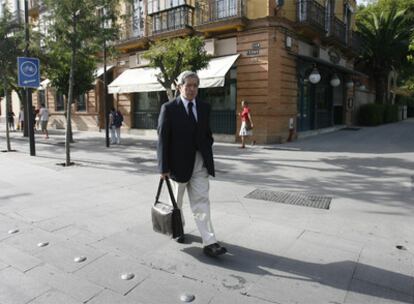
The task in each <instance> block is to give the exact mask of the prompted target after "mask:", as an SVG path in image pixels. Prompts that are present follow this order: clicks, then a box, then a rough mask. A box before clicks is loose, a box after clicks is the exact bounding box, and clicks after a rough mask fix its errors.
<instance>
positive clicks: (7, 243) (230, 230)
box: [0, 120, 414, 304]
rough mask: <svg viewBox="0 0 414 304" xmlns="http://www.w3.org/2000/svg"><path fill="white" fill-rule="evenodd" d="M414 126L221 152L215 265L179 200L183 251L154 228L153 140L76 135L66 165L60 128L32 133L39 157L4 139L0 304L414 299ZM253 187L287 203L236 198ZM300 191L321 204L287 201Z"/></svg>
mask: <svg viewBox="0 0 414 304" xmlns="http://www.w3.org/2000/svg"><path fill="white" fill-rule="evenodd" d="M413 130H414V121H413V120H409V121H404V122H400V123H396V124H389V125H385V126H380V127H376V128H362V129H360V130H358V131H338V132H335V133H331V134H323V135H320V136H317V137H313V138H307V139H303V140H300V141H297V142H293V143H289V144H284V145H269V146H254V147H248V149H245V150H242V149H237V145H236V144H223V143H217V144H216V145H215V148H214V149H215V156H216V168H217V177H216V178H215V179H212V181H211V201H212V217H213V223H214V226H215V230H216V233H217V236H218V238H219V240H220V241H221V243H223V244H224V245H225V246H226V247H227V248H228V250H229V254H227V255H226V256H224V257H221V258H220V259H211V258H208V257H206V256H204V255H203V253H202V245H201V243H200V242H201V239H200V237H199V235H198V231H197V229H196V227H195V224H194V221H193V220H192V218H191V214H190V210H189V206H188V203H185V204H184V214H185V218H186V227H185V231H186V233H187V235H188V238H187V242H186V244H178V243H175V242H173V241H171V240H169V239H168V238H167V237H164V236H162V235H159V234H157V233H154V232H153V231H152V228H151V222H150V206H151V204H152V203H153V200H154V195H155V190H156V186H157V181H158V174H157V170H156V153H155V147H156V139H155V138H153V137H150V136H145V137H144V136H137V135H125V136H124V138H123V142H122V144H121V145H115V146H111V147H110V148H106V147H105V139H104V136H105V134H104V133H103V132H101V133H98V132H75V133H74V138H75V143H74V144H73V145H72V146H71V151H72V161H74V162H75V164H76V165H75V166H72V167H69V168H65V167H62V166H60V165H57V164H58V163H62V162H64V161H65V154H64V144H63V143H64V133H63V132H62V131H60V130H59V131H55V130H52V131H51V132H50V139H49V140H46V139H43V138H42V137H41V136H40V135H36V155H37V156H36V157H31V156H29V145H28V140H27V138H23V137H22V136H21V133H12V148H13V149H16V150H17V152H7V153H0V170H1V172H2V174H1V175H0V304H14V303H30V304H40V303H41V304H49V303H53V304H56V303H64V304H72V303H88V304H89V303H91V304H116V303H120V304H130V303H131V304H132V303H134V304H137V303H138V304H139V303H141V304H147V303H148V304H161V303H166V304H167V303H168V304H172V303H183V302H182V301H181V300H180V296H182V295H183V294H190V295H194V296H195V300H194V301H193V302H192V303H203V304H204V303H206V304H207V303H209V304H232V303H237V304H239V303H241V304H244V303H246V304H247V303H248V304H253V303H254V304H261V303H283V304H287V303H303V304H313V303H315V304H320V303H352V304H359V303H364V304H365V303H376V304H377V303H414V277H413V275H414V263H413V262H414V259H413V257H414V221H413V219H412V218H413V215H414V200H413V193H414V184H413V183H414V177H413V176H414V173H413V172H414V132H413ZM4 149H5V132H4V125H2V126H1V127H0V150H4ZM254 190H267V191H273V192H274V193H273V194H274V195H275V196H278V195H280V196H281V197H282V196H283V197H284V198H285V203H280V202H274V201H266V200H261V199H251V198H246V195H248V194H249V193H251V192H252V191H254ZM310 194H312V195H317V196H319V197H321V199H329V198H332V200H331V203H330V208H329V209H318V208H311V207H305V206H297V205H292V204H288V203H286V198H287V200H290V199H289V198H291V197H295V199H296V200H290V201H291V202H292V203H295V202H296V203H297V202H300V201H301V198H302V197H304V196H305V195H307V196H308V198H309V197H311V196H309V195H310ZM268 197H269V196H268ZM311 198H312V197H311ZM14 229H18V232H15V233H11V232H13V230H14ZM9 232H10V233H9ZM40 243H48V244H47V245H46V246H44V247H39V246H38V245H40ZM396 246H401V247H399V248H401V249H398V248H397V247H396ZM82 256H83V257H86V260H85V261H83V262H80V263H76V262H74V259H75V258H76V257H82ZM130 273H132V274H134V277H133V278H132V279H130V280H123V279H121V275H122V274H130Z"/></svg>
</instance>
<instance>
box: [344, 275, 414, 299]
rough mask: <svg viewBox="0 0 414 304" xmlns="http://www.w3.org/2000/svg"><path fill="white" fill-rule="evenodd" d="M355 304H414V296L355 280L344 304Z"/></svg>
mask: <svg viewBox="0 0 414 304" xmlns="http://www.w3.org/2000/svg"><path fill="white" fill-rule="evenodd" d="M354 303H364V304H397V303H398V304H402V303H414V298H413V296H412V295H408V294H403V293H400V292H396V291H395V290H391V289H388V288H384V287H383V286H378V285H375V284H371V283H369V282H364V281H361V280H357V279H354V280H352V283H351V286H350V288H349V291H348V293H347V295H346V299H345V302H344V304H354Z"/></svg>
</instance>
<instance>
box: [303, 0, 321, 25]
mask: <svg viewBox="0 0 414 304" xmlns="http://www.w3.org/2000/svg"><path fill="white" fill-rule="evenodd" d="M296 12H297V20H298V22H299V23H303V24H309V25H312V26H314V27H316V28H317V29H319V30H321V31H324V30H325V8H324V7H323V6H322V5H321V4H319V3H318V2H316V1H315V0H297V11H296Z"/></svg>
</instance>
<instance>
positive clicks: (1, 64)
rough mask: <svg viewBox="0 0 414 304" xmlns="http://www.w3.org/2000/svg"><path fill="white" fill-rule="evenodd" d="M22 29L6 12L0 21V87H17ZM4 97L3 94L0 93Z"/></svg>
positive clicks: (21, 54)
mask: <svg viewBox="0 0 414 304" xmlns="http://www.w3.org/2000/svg"><path fill="white" fill-rule="evenodd" d="M23 41H24V40H23V29H22V27H21V26H20V25H19V24H18V23H17V20H15V19H13V17H12V15H11V14H10V12H9V11H8V10H5V11H4V14H3V17H2V18H1V19H0V71H1V74H0V87H1V88H2V89H1V90H2V91H3V90H4V88H3V86H4V81H5V80H6V81H7V85H8V86H10V87H14V86H17V57H18V56H23V48H24V44H23ZM2 95H4V93H2Z"/></svg>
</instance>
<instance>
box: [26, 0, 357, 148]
mask: <svg viewBox="0 0 414 304" xmlns="http://www.w3.org/2000/svg"><path fill="white" fill-rule="evenodd" d="M32 2H33V3H32V7H31V16H32V19H33V20H34V22H37V23H38V24H39V28H40V27H41V19H42V18H41V16H42V10H41V9H39V8H41V6H40V5H39V3H38V2H37V1H36V0H32ZM355 9H356V1H355V0H289V1H282V0H276V1H275V0H199V1H196V0H134V1H132V3H130V2H125V3H123V4H122V10H123V12H124V13H126V15H127V16H129V17H128V19H126V20H125V23H124V24H122V34H121V37H120V39H119V41H116V42H113V43H115V45H116V47H117V49H118V50H119V51H120V55H119V56H118V57H117V58H116V59H114V60H112V61H110V62H108V69H107V74H106V75H107V78H108V84H109V85H108V88H109V93H110V95H109V98H108V101H107V104H109V105H113V106H115V107H117V108H118V109H119V110H120V111H121V112H122V113H123V115H124V118H125V121H124V123H125V127H126V128H128V129H130V130H131V131H134V130H141V131H142V130H150V132H151V130H155V129H156V126H157V117H158V113H159V110H160V107H161V105H162V103H163V102H165V101H167V96H166V93H165V91H164V90H163V89H162V87H160V85H159V84H158V83H157V81H156V79H155V76H154V73H155V71H154V69H150V68H148V67H146V64H147V62H145V60H143V58H142V53H143V52H144V51H145V50H147V49H148V47H149V43H150V41H156V40H158V39H164V38H174V37H185V36H189V35H202V36H203V37H204V38H205V48H206V50H207V51H208V52H209V53H210V54H211V55H212V56H213V59H212V61H211V62H210V65H209V67H208V68H207V69H206V70H203V71H200V72H199V75H200V78H201V82H202V85H201V87H200V92H199V95H200V96H201V97H202V98H203V99H205V100H206V101H207V102H210V103H211V105H212V117H211V120H212V121H211V125H212V129H213V133H215V135H216V136H217V137H218V138H220V139H223V140H227V141H236V140H237V139H238V136H237V134H238V128H239V127H240V118H239V117H238V115H237V113H238V112H240V110H241V109H240V102H241V100H243V99H244V100H247V101H249V104H250V108H251V110H252V115H253V119H254V123H255V130H254V134H255V138H256V141H257V142H258V143H280V142H284V141H286V140H287V139H288V137H289V134H290V133H292V131H293V132H294V133H295V134H298V133H299V134H300V133H303V132H307V131H310V130H317V129H323V128H327V127H332V126H335V125H346V124H351V123H352V120H353V115H354V113H355V104H356V101H355V97H357V96H364V95H363V92H362V93H361V92H359V86H357V85H356V84H358V83H360V82H361V81H362V79H363V78H364V75H361V74H360V73H358V72H356V71H354V68H353V60H354V57H355V56H356V55H357V54H358V52H359V47H360V42H359V39H358V36H357V35H356V34H355V32H354V31H353V27H354V14H355ZM46 28H47V26H46ZM102 74H103V71H102V68H99V69H97V80H96V86H95V89H94V90H92V91H90V92H88V94H86V95H85V96H80V97H78V100H77V102H76V104H75V105H74V108H73V109H72V110H73V111H74V115H73V119H74V127H75V128H78V129H81V130H88V129H96V128H103V127H104V126H103V121H104V107H103V105H104V102H103V82H102V80H103V75H102ZM315 74H316V75H317V76H318V75H319V76H318V77H316V78H315V77H311V75H313V76H315ZM318 78H319V79H318ZM315 80H318V81H317V82H315ZM35 95H36V96H35V99H34V102H39V103H40V102H45V103H46V104H47V105H48V106H49V109H50V110H51V112H52V118H53V121H52V125H54V126H55V127H61V126H62V127H63V125H64V124H63V122H64V116H63V112H64V110H65V103H64V100H63V97H62V96H58V95H57V94H56V93H55V92H54V90H53V88H51V87H50V86H49V85H48V83H47V81H45V82H43V83H42V87H41V88H39V91H38V92H36V94H35ZM152 132H153V131H152Z"/></svg>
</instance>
